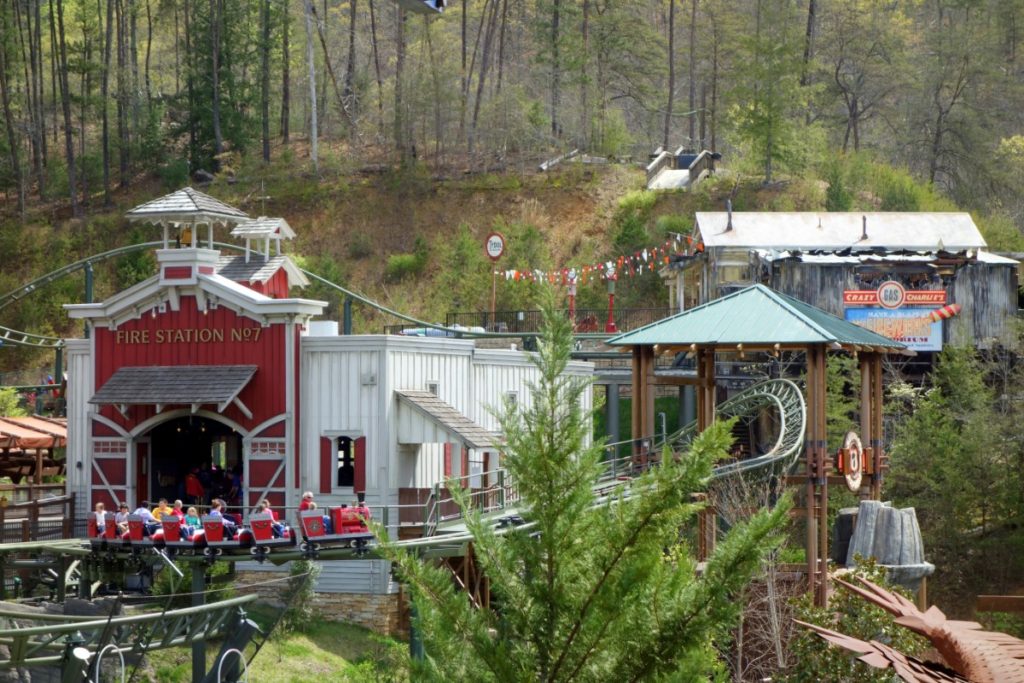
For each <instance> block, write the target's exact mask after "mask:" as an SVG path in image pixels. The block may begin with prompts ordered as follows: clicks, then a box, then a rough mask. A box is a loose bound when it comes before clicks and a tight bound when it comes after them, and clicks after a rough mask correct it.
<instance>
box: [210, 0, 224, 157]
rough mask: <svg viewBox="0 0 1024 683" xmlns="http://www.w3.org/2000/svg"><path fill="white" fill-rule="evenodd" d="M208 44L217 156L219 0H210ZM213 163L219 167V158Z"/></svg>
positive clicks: (216, 152) (217, 153) (220, 147)
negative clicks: (209, 47)
mask: <svg viewBox="0 0 1024 683" xmlns="http://www.w3.org/2000/svg"><path fill="white" fill-rule="evenodd" d="M210 45H211V50H210V61H211V64H210V66H211V74H210V75H211V77H212V80H213V102H211V110H212V111H211V112H210V113H211V115H212V116H213V154H214V157H219V156H220V154H221V152H223V151H224V137H223V135H222V133H221V129H220V0H210ZM214 164H215V165H216V166H217V167H218V168H219V167H220V160H219V159H216V160H215V162H214Z"/></svg>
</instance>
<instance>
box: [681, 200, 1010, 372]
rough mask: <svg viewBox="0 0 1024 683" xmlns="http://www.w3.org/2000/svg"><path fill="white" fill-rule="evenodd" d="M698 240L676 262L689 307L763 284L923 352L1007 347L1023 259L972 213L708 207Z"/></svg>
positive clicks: (697, 230)
mask: <svg viewBox="0 0 1024 683" xmlns="http://www.w3.org/2000/svg"><path fill="white" fill-rule="evenodd" d="M692 242H693V245H694V246H693V248H692V249H690V250H689V252H688V253H686V254H683V255H680V256H678V257H676V258H675V259H673V261H672V262H671V263H670V264H669V266H668V268H666V270H665V276H666V279H667V280H668V283H669V288H670V292H671V297H672V302H671V303H672V305H673V306H674V307H676V308H678V309H679V310H685V309H687V308H692V307H693V306H696V305H700V304H703V303H707V302H708V301H712V300H714V299H717V298H718V297H720V296H723V295H725V294H728V293H729V292H732V291H734V290H736V289H738V288H741V287H746V286H748V285H750V284H754V283H762V284H766V285H768V286H770V287H772V288H773V289H776V290H778V291H780V292H783V293H785V294H789V295H791V296H794V297H796V298H798V299H801V300H803V301H806V302H808V303H810V304H812V305H814V306H817V307H819V308H822V309H824V310H826V311H829V312H830V313H833V314H834V315H837V316H839V317H842V318H846V319H847V320H851V321H853V322H856V323H857V324H862V325H864V326H867V327H872V328H873V329H876V330H878V331H883V330H884V332H883V333H885V332H888V333H891V334H887V336H893V337H894V338H899V339H900V340H901V341H905V342H909V344H908V345H909V346H910V347H911V348H915V349H917V350H918V351H922V352H929V351H938V350H940V349H941V348H942V346H943V345H945V344H971V345H974V346H977V347H978V348H991V347H993V346H997V345H999V344H1000V343H1002V342H1004V341H1007V339H1008V336H1009V335H1010V334H1011V328H1010V326H1009V324H1008V323H1009V321H1010V320H1011V319H1012V318H1013V317H1014V316H1015V315H1016V313H1017V286H1018V275H1017V273H1018V271H1017V269H1018V266H1019V262H1018V261H1016V260H1014V259H1011V258H1007V257H1004V256H1000V255H998V254H994V253H992V252H990V251H988V246H987V244H986V243H985V240H984V238H983V237H982V236H981V233H980V232H979V231H978V228H977V226H976V225H975V224H974V221H973V220H972V219H971V217H970V215H969V214H966V213H814V212H801V213H767V212H708V213H698V214H697V215H696V222H695V227H694V234H693V235H692Z"/></svg>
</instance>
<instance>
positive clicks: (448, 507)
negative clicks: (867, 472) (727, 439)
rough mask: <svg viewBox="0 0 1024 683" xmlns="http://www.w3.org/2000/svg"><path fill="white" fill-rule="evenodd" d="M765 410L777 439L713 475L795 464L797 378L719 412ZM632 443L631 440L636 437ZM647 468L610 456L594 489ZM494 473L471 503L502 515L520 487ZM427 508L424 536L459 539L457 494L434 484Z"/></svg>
mask: <svg viewBox="0 0 1024 683" xmlns="http://www.w3.org/2000/svg"><path fill="white" fill-rule="evenodd" d="M765 410H770V411H771V412H772V414H773V416H774V418H775V420H776V424H777V427H778V433H777V434H776V436H775V440H774V441H773V443H772V444H771V445H770V446H769V447H768V448H767V450H766V451H765V452H764V453H762V454H759V455H756V456H754V457H751V458H746V459H742V460H736V461H733V462H727V463H723V464H720V465H718V466H717V467H715V469H714V471H713V473H712V475H711V476H712V479H722V478H725V477H728V476H733V475H737V474H741V473H747V472H754V471H762V472H769V473H772V474H781V473H783V472H785V471H786V470H788V469H789V468H791V467H792V466H793V464H794V463H795V462H796V460H797V458H798V457H799V455H800V452H801V450H802V449H803V443H804V431H805V428H806V422H807V405H806V403H805V402H804V396H803V392H802V391H801V390H800V387H798V386H797V385H796V383H794V382H793V381H791V380H788V379H770V380H766V381H763V382H759V383H757V384H755V385H753V386H751V387H748V388H747V389H745V390H743V391H742V392H740V393H738V394H736V395H735V396H733V397H732V398H730V399H729V400H727V401H724V402H723V403H721V404H720V405H719V406H718V407H717V408H716V416H717V417H719V418H722V419H729V418H732V417H741V418H742V417H750V418H752V417H755V416H757V415H758V414H760V413H761V412H762V411H765ZM696 435H697V423H696V422H693V423H691V424H689V425H687V426H686V427H683V428H682V429H680V430H679V431H677V432H676V433H674V434H671V435H669V436H668V437H667V438H666V439H665V440H664V441H662V442H657V441H655V442H654V443H655V446H654V448H653V449H651V453H653V454H658V453H659V452H660V451H661V450H662V448H664V447H665V446H666V445H667V446H668V447H669V448H670V449H671V450H672V451H674V452H681V451H684V450H686V449H687V448H688V447H689V445H690V443H691V442H692V441H693V438H694V437H695V436H696ZM629 443H630V445H632V442H629ZM644 469H645V467H644V466H642V465H641V466H638V463H637V458H636V457H634V456H633V455H629V456H626V457H624V458H612V459H609V460H607V461H605V467H604V470H603V471H602V473H601V474H600V475H599V476H598V478H597V480H596V481H595V483H594V490H595V491H597V492H599V493H600V494H601V495H602V496H603V495H605V494H607V493H609V492H610V491H612V490H614V489H616V488H618V487H621V486H625V485H626V484H628V483H629V481H630V480H631V479H632V478H633V477H635V476H637V475H638V474H641V473H642V472H643V471H644ZM488 474H489V475H490V474H491V473H488ZM493 475H494V476H493V477H491V476H489V477H488V478H493V479H495V480H497V484H496V485H495V486H493V487H491V488H489V489H486V490H482V491H474V492H473V493H472V494H471V496H470V502H471V504H472V505H473V506H474V507H476V508H478V509H481V510H482V511H483V512H485V513H487V514H488V515H493V516H494V517H495V518H500V517H502V516H503V515H507V514H509V511H510V510H512V509H514V508H516V507H517V506H518V503H519V501H520V497H519V490H518V487H517V486H516V483H515V481H513V480H512V478H511V477H508V476H507V475H506V474H505V472H504V471H501V470H499V471H497V472H495V473H493ZM478 476H479V475H478ZM464 479H465V478H464ZM464 483H465V485H466V486H468V485H469V482H468V481H466V482H464ZM599 498H600V496H599ZM424 510H425V514H424V519H425V523H424V535H425V536H433V535H434V534H435V533H438V532H441V533H440V535H439V537H440V538H445V539H446V540H448V541H455V540H457V539H458V538H459V537H460V536H459V534H460V533H461V523H462V521H463V514H462V511H461V510H460V509H457V508H456V507H455V506H454V501H453V499H452V498H450V497H442V494H441V489H440V487H435V488H434V493H432V494H431V496H430V497H429V498H428V500H427V502H426V504H425V508H424ZM446 512H447V514H445V513H446ZM452 528H454V529H456V530H457V532H456V535H447V534H446V533H444V532H445V531H446V530H450V529H452Z"/></svg>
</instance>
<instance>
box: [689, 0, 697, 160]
mask: <svg viewBox="0 0 1024 683" xmlns="http://www.w3.org/2000/svg"><path fill="white" fill-rule="evenodd" d="M689 67H690V100H689V102H690V114H689V117H690V133H689V135H690V147H693V148H694V151H700V150H699V149H697V148H696V146H695V145H694V142H693V139H694V136H695V135H696V129H697V118H696V114H695V113H694V111H695V110H696V109H697V0H690V64H689Z"/></svg>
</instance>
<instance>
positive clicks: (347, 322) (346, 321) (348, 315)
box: [341, 297, 352, 334]
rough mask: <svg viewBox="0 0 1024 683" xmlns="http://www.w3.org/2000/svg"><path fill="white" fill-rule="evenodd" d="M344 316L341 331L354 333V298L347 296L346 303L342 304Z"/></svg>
mask: <svg viewBox="0 0 1024 683" xmlns="http://www.w3.org/2000/svg"><path fill="white" fill-rule="evenodd" d="M341 311H342V317H341V321H342V322H341V333H342V334H352V298H351V297H345V303H344V304H343V305H342V309H341Z"/></svg>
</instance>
